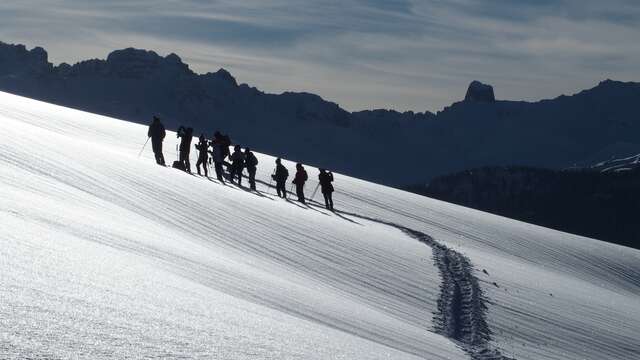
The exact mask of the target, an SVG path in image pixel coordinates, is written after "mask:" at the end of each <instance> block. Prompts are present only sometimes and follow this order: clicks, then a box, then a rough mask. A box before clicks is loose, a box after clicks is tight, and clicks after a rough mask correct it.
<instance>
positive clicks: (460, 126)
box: [0, 43, 640, 187]
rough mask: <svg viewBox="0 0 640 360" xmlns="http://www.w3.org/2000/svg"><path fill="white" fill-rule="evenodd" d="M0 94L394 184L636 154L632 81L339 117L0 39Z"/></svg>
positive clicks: (214, 79)
mask: <svg viewBox="0 0 640 360" xmlns="http://www.w3.org/2000/svg"><path fill="white" fill-rule="evenodd" d="M336 86H340V84H336ZM522 86H527V84H523V85H522ZM0 90H2V91H7V92H11V93H14V94H17V95H22V96H27V97H30V98H34V99H38V100H42V101H46V102H51V103H55V104H58V105H63V106H68V107H72V108H76V109H80V110H85V111H90V112H94V113H98V114H103V115H107V116H111V117H116V118H120V119H124V120H128V121H132V122H137V123H142V124H146V123H148V122H149V121H150V119H151V116H152V115H159V116H160V117H161V118H162V119H163V120H164V122H165V125H166V126H167V127H168V128H170V129H175V128H177V127H178V126H179V125H182V124H184V125H188V126H192V127H194V128H195V132H196V134H199V133H200V132H205V133H206V134H209V135H210V134H212V133H213V131H215V130H220V131H222V132H223V133H228V134H230V135H231V138H232V140H234V142H236V143H239V144H241V145H247V146H251V147H252V148H254V149H257V150H259V151H262V152H265V153H269V154H273V155H277V156H286V157H287V158H289V159H292V160H294V161H302V162H305V163H307V164H312V165H316V166H321V167H327V168H330V169H332V170H335V171H338V172H342V173H346V174H349V175H352V176H356V177H360V178H363V179H366V180H370V181H374V182H378V183H382V184H386V185H391V186H397V187H400V186H406V185H411V184H416V183H423V182H424V183H426V182H428V181H429V180H431V179H432V178H433V177H435V176H438V175H443V174H447V173H451V172H455V171H461V170H464V169H469V168H474V167H479V166H487V165H497V166H500V165H527V166H540V167H548V168H566V167H570V166H572V165H573V164H576V163H579V162H583V161H590V160H591V159H595V160H601V159H604V158H608V157H610V156H611V155H616V156H618V157H622V156H625V155H630V154H634V153H640V140H638V134H640V122H638V121H637V116H636V115H635V111H634V110H635V105H636V104H637V103H639V102H640V84H639V83H634V82H619V81H612V80H606V81H603V82H601V83H599V84H598V85H597V86H595V87H594V88H592V89H588V90H584V91H581V92H579V93H577V94H575V95H571V96H560V97H557V98H554V99H551V100H542V101H538V102H524V101H504V100H496V98H495V96H494V90H493V88H492V87H491V86H490V85H487V84H482V83H480V82H478V81H474V82H472V83H471V85H470V86H469V88H468V91H467V94H466V96H465V99H464V100H462V101H460V102H456V103H454V104H452V105H451V106H448V107H445V108H444V109H443V110H442V111H438V112H436V113H433V112H429V111H425V112H397V111H394V110H384V109H378V110H367V111H357V112H349V111H346V110H344V109H342V108H341V107H340V106H339V105H338V104H336V103H333V102H329V101H326V100H324V99H322V98H321V97H320V96H318V95H314V94H310V93H294V92H284V93H282V94H269V93H265V92H262V91H260V90H258V89H257V88H255V87H251V86H249V85H247V84H239V83H238V82H237V81H236V79H235V78H234V77H233V76H232V75H231V74H230V73H229V72H228V71H226V70H224V69H220V70H218V71H216V72H211V73H206V74H197V73H195V72H194V71H192V70H191V69H190V68H189V66H188V65H187V64H185V63H184V62H183V61H182V60H181V59H180V57H179V56H177V55H175V54H169V55H167V56H164V57H163V56H160V55H158V54H157V53H155V52H153V51H146V50H138V49H133V48H129V49H123V50H117V51H114V52H112V53H110V54H109V55H108V57H107V58H106V60H100V59H92V60H86V61H81V62H78V63H76V64H74V65H69V64H66V63H62V64H59V65H53V64H52V63H50V62H49V61H48V54H47V52H46V51H45V50H44V49H43V48H40V47H36V48H33V49H31V50H29V49H27V48H26V47H25V46H24V45H10V44H6V43H0ZM145 136H146V134H144V133H141V134H140V137H141V139H142V141H144V137H145ZM167 151H168V152H172V151H173V149H168V150H167ZM605 155H606V156H605Z"/></svg>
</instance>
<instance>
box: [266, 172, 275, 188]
mask: <svg viewBox="0 0 640 360" xmlns="http://www.w3.org/2000/svg"><path fill="white" fill-rule="evenodd" d="M275 174H276V170H275V169H274V170H273V174H271V176H270V178H269V187H271V184H273V176H274V175H275ZM267 191H269V189H267Z"/></svg>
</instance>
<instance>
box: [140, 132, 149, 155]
mask: <svg viewBox="0 0 640 360" xmlns="http://www.w3.org/2000/svg"><path fill="white" fill-rule="evenodd" d="M149 139H151V137H148V138H147V141H145V142H144V145H142V149H140V152H139V153H138V157H140V155H142V152H143V151H144V148H145V147H146V146H147V143H148V142H149Z"/></svg>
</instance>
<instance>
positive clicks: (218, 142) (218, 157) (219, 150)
mask: <svg viewBox="0 0 640 360" xmlns="http://www.w3.org/2000/svg"><path fill="white" fill-rule="evenodd" d="M211 148H212V150H213V151H212V152H211V157H212V158H213V166H214V168H215V170H216V177H217V178H218V181H220V182H221V183H223V184H224V177H223V176H222V175H223V172H224V171H223V170H222V163H223V162H224V158H225V155H224V154H225V152H224V148H225V146H224V144H223V140H222V135H221V134H220V132H219V131H216V132H215V134H213V141H212V142H211ZM227 151H228V150H227Z"/></svg>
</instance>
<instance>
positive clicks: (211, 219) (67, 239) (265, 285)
mask: <svg viewBox="0 0 640 360" xmlns="http://www.w3.org/2000/svg"><path fill="white" fill-rule="evenodd" d="M0 119H1V121H2V124H3V128H4V130H3V132H2V133H1V134H2V135H1V138H0V183H1V184H2V187H1V192H0V196H1V197H2V201H1V202H0V204H1V205H0V217H1V220H0V224H1V227H0V238H1V239H2V246H0V264H2V268H1V269H0V270H1V271H2V274H3V275H2V277H1V278H0V279H1V280H0V281H1V283H0V304H1V305H0V321H1V323H2V326H1V327H0V328H1V330H0V358H4V357H17V358H22V357H45V358H47V357H63V358H68V357H75V356H76V355H78V356H80V357H84V358H111V357H127V356H130V357H134V358H138V357H205V358H209V357H213V358H220V359H234V358H237V359H245V358H274V359H293V358H301V359H330V358H336V359H339V358H346V359H354V358H358V359H388V358H393V359H402V358H406V359H414V358H415V359H417V358H433V359H447V358H452V359H464V358H465V354H464V352H463V351H462V350H461V349H459V348H458V347H457V346H456V345H455V344H454V343H453V342H452V341H449V340H448V339H446V338H445V337H443V336H441V335H439V334H436V333H434V332H432V331H431V329H432V323H431V318H432V312H433V311H436V307H437V298H438V289H439V283H440V279H439V275H438V272H437V269H436V268H434V267H433V266H432V265H431V261H430V258H431V252H430V250H429V248H428V247H425V246H423V245H422V244H420V243H418V242H417V241H415V240H413V239H411V238H410V237H408V236H406V235H404V234H402V232H400V231H399V230H397V229H393V228H390V227H388V226H385V225H381V224H376V223H372V222H367V221H365V220H361V219H351V218H348V217H345V216H337V215H333V214H331V213H329V212H328V211H324V210H321V209H317V208H305V207H301V206H300V205H298V204H295V203H293V202H286V201H281V200H280V199H278V198H276V197H275V196H273V195H271V194H268V193H265V190H266V188H267V186H265V185H263V184H259V189H260V190H262V194H260V195H256V194H252V193H249V192H246V191H243V190H241V189H239V188H237V187H234V186H222V185H220V184H219V183H217V182H214V181H209V180H207V179H205V178H202V177H196V176H190V175H187V174H185V173H182V172H179V171H177V170H174V169H169V168H162V167H158V166H157V165H155V164H153V163H152V161H150V158H151V157H152V154H151V151H150V150H151V149H146V151H145V153H144V156H143V158H141V159H138V158H136V154H137V153H138V150H139V146H141V145H142V143H143V142H144V138H145V135H146V131H145V129H144V128H143V127H141V126H138V125H133V124H130V123H126V122H120V121H115V120H112V119H108V118H102V117H98V116H94V115H90V114H86V113H82V112H78V111H72V110H68V109H64V108H60V107H54V106H50V105H47V104H43V103H38V102H35V101H31V100H27V99H24V98H19V97H15V96H10V95H5V94H0ZM174 141H175V135H173V134H169V135H168V137H167V144H166V146H165V155H166V157H167V158H168V159H170V158H171V157H172V155H173V153H174V151H173V142H174ZM260 161H261V166H262V167H263V168H265V171H268V170H266V168H267V167H270V163H271V161H272V159H270V158H269V157H266V156H264V157H263V156H261V157H260ZM266 178H267V176H262V175H261V179H263V180H264V179H266Z"/></svg>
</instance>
